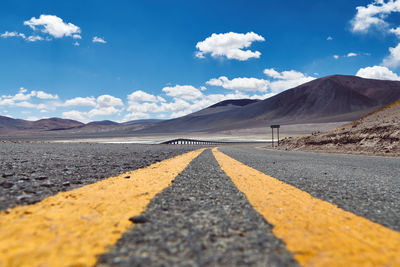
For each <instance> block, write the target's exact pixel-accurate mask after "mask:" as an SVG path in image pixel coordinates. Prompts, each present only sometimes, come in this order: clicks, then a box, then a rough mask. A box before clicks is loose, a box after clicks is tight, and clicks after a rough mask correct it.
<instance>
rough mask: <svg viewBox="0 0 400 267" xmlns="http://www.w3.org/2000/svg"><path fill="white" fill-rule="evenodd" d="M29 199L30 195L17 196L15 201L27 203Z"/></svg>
mask: <svg viewBox="0 0 400 267" xmlns="http://www.w3.org/2000/svg"><path fill="white" fill-rule="evenodd" d="M30 198H31V196H30V195H19V196H17V201H27V200H29V199H30Z"/></svg>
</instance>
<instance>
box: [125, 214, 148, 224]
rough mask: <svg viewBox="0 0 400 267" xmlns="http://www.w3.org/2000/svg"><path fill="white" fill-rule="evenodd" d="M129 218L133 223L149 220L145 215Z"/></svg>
mask: <svg viewBox="0 0 400 267" xmlns="http://www.w3.org/2000/svg"><path fill="white" fill-rule="evenodd" d="M129 220H130V221H131V222H133V223H146V222H148V221H149V220H148V219H147V218H146V217H145V216H143V215H139V216H135V217H131V218H129Z"/></svg>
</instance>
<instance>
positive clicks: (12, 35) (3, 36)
mask: <svg viewBox="0 0 400 267" xmlns="http://www.w3.org/2000/svg"><path fill="white" fill-rule="evenodd" d="M0 36H1V37H2V38H9V37H21V38H22V39H25V38H26V36H25V34H23V33H18V32H9V31H5V32H4V33H2V34H1V35H0Z"/></svg>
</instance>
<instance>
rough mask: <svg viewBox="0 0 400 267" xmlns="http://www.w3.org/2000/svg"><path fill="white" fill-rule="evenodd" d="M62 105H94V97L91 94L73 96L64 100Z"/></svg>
mask: <svg viewBox="0 0 400 267" xmlns="http://www.w3.org/2000/svg"><path fill="white" fill-rule="evenodd" d="M63 106H66V107H69V106H87V107H94V106H96V99H95V98H94V97H93V96H90V97H75V98H72V99H69V100H67V101H65V103H64V104H63Z"/></svg>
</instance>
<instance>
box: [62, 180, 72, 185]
mask: <svg viewBox="0 0 400 267" xmlns="http://www.w3.org/2000/svg"><path fill="white" fill-rule="evenodd" d="M62 185H63V186H70V185H71V183H70V182H68V181H67V182H64V183H62Z"/></svg>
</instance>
